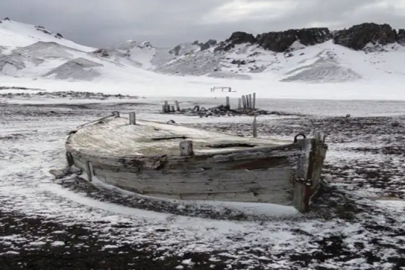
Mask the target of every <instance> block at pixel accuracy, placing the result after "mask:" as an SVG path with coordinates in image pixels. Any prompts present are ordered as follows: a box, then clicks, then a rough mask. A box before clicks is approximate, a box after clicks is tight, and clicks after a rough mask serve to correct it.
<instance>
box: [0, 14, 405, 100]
mask: <svg viewBox="0 0 405 270" xmlns="http://www.w3.org/2000/svg"><path fill="white" fill-rule="evenodd" d="M214 49H215V46H214V47H212V48H209V49H207V50H203V51H201V50H199V49H198V46H197V45H192V44H182V45H181V49H180V50H179V53H178V54H176V53H174V52H173V51H172V50H170V49H167V48H155V47H153V46H152V45H151V44H149V43H148V42H136V41H132V40H128V41H125V42H121V43H118V44H113V45H112V46H111V47H110V48H106V49H101V50H100V49H96V48H89V47H85V46H81V45H78V44H76V43H74V42H72V41H70V40H68V39H65V38H63V37H60V36H58V35H57V34H55V33H52V32H50V31H48V30H47V29H45V28H43V27H39V26H33V25H26V24H22V23H19V22H15V21H9V20H2V21H1V23H0V87H31V88H40V89H44V90H47V91H69V90H73V91H92V92H104V93H110V94H118V93H119V94H128V95H137V96H150V97H162V96H169V97H176V96H177V97H224V96H225V95H229V96H231V97H240V96H241V95H244V94H250V93H252V92H256V93H257V95H258V97H259V98H287V99H291V98H294V99H297V98H298V99H334V100H336V99H344V100H353V99H356V100H359V99H364V100H370V99H372V100H405V92H404V91H402V87H403V84H404V82H405V76H404V75H405V68H404V65H403V64H402V63H403V62H404V61H405V47H403V46H401V45H399V44H391V45H387V46H377V47H372V48H367V50H365V51H353V50H350V49H348V48H345V47H342V46H340V45H336V44H333V43H332V42H331V41H329V42H325V43H323V44H318V45H315V46H307V47H305V46H302V45H300V44H299V43H297V44H294V45H293V46H292V48H291V49H292V51H291V52H289V53H288V54H284V53H274V52H271V51H266V50H263V49H261V48H258V47H256V46H252V45H247V44H241V45H238V46H236V47H235V48H233V49H231V50H230V51H228V52H214ZM214 70H216V71H214ZM214 86H228V87H232V90H234V91H236V92H234V93H222V92H214V93H212V92H211V91H210V89H211V88H212V87H214Z"/></svg>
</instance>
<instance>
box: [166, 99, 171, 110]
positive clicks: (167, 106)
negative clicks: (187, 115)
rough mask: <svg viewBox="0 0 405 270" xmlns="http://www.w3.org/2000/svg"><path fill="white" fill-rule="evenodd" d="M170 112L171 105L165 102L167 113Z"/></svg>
mask: <svg viewBox="0 0 405 270" xmlns="http://www.w3.org/2000/svg"><path fill="white" fill-rule="evenodd" d="M169 111H170V107H169V103H168V102H167V100H165V113H167V112H169Z"/></svg>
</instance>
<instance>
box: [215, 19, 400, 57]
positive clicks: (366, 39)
mask: <svg viewBox="0 0 405 270" xmlns="http://www.w3.org/2000/svg"><path fill="white" fill-rule="evenodd" d="M331 39H333V41H334V43H335V44H339V45H342V46H345V47H347V48H351V49H354V50H362V49H364V47H365V46H366V45H367V44H368V43H371V44H379V45H387V44H390V43H395V42H398V43H399V44H401V45H404V46H405V30H404V29H399V30H398V32H397V31H396V30H394V29H392V28H391V26H389V25H388V24H375V23H363V24H359V25H355V26H353V27H351V28H349V29H344V30H338V31H333V32H332V31H330V30H329V29H328V28H304V29H290V30H287V31H281V32H268V33H263V34H259V35H257V36H256V37H254V36H253V35H252V34H249V33H245V32H234V33H233V34H232V35H231V36H230V37H229V38H228V39H227V40H225V41H223V42H220V43H219V44H218V46H217V47H216V48H215V50H214V51H216V52H218V51H228V50H230V49H232V48H234V47H235V45H238V44H244V43H246V44H248V43H250V44H257V45H259V46H260V47H262V48H264V49H267V50H271V51H274V52H289V51H290V50H291V45H292V44H293V43H294V42H295V41H299V42H300V43H301V44H302V45H304V46H310V45H316V44H320V43H324V42H326V41H328V40H331Z"/></svg>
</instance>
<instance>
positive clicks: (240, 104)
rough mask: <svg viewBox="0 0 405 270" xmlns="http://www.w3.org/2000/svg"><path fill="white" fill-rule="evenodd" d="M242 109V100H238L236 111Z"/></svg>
mask: <svg viewBox="0 0 405 270" xmlns="http://www.w3.org/2000/svg"><path fill="white" fill-rule="evenodd" d="M241 108H242V99H238V109H239V110H240V109H241Z"/></svg>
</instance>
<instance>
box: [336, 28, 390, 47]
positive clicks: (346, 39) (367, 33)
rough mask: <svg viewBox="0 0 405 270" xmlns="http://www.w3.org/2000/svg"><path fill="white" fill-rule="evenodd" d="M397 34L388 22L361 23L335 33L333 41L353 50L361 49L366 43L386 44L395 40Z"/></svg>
mask: <svg viewBox="0 0 405 270" xmlns="http://www.w3.org/2000/svg"><path fill="white" fill-rule="evenodd" d="M396 38H397V34H396V31H395V30H394V29H392V28H391V26H389V25H388V24H381V25H379V24H375V23H363V24H359V25H355V26H352V27H351V28H349V29H344V30H339V31H337V32H336V33H335V35H334V37H333V41H334V43H335V44H339V45H342V46H345V47H348V48H351V49H354V50H361V49H363V48H364V47H365V46H366V45H367V44H368V43H372V44H381V45H386V44H389V43H394V42H396Z"/></svg>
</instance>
